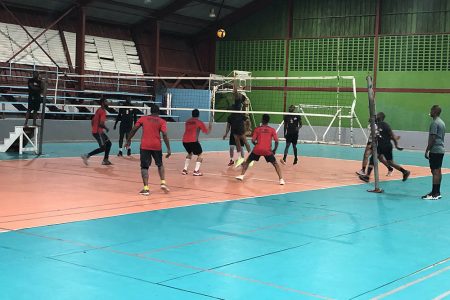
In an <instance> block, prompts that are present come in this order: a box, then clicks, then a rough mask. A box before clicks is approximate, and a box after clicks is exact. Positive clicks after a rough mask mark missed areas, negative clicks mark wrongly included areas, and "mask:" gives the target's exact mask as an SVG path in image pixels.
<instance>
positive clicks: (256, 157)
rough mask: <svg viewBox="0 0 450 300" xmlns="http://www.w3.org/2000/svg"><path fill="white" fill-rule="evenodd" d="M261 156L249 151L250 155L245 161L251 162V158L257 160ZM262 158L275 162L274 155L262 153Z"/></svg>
mask: <svg viewBox="0 0 450 300" xmlns="http://www.w3.org/2000/svg"><path fill="white" fill-rule="evenodd" d="M260 157H261V155H258V154H255V153H253V152H252V153H250V155H249V156H248V158H247V162H251V161H252V160H256V161H259V158H260ZM264 158H265V159H266V162H268V163H273V162H276V161H277V160H276V159H275V155H273V154H270V155H264Z"/></svg>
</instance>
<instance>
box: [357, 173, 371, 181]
mask: <svg viewBox="0 0 450 300" xmlns="http://www.w3.org/2000/svg"><path fill="white" fill-rule="evenodd" d="M358 177H359V179H361V180H362V181H364V182H369V181H370V177H369V176H367V175H359V176H358Z"/></svg>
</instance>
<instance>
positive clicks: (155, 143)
mask: <svg viewBox="0 0 450 300" xmlns="http://www.w3.org/2000/svg"><path fill="white" fill-rule="evenodd" d="M141 127H142V131H143V132H142V138H141V150H140V153H141V176H142V182H143V183H144V188H143V189H142V191H140V192H139V194H141V195H145V196H148V195H150V189H149V187H148V168H149V167H150V165H151V164H152V158H153V159H154V160H155V165H156V166H157V167H158V173H159V178H160V179H161V189H162V190H163V191H164V192H166V193H168V192H169V188H168V187H167V185H166V180H165V172H164V166H163V161H162V147H161V134H162V136H163V140H164V143H165V144H166V147H167V155H166V158H169V157H170V155H171V151H170V143H169V138H168V136H167V123H166V121H164V120H163V119H161V118H160V117H159V107H158V106H157V105H153V106H152V108H151V115H150V116H143V117H140V118H139V119H138V120H137V122H136V124H135V125H134V127H133V129H131V132H130V134H129V136H128V139H127V146H129V145H130V144H131V139H132V138H133V136H134V135H135V134H136V132H137V131H138V130H139V128H141Z"/></svg>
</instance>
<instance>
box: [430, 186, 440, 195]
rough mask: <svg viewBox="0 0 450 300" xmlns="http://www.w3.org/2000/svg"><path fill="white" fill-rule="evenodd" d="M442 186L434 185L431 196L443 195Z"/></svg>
mask: <svg viewBox="0 0 450 300" xmlns="http://www.w3.org/2000/svg"><path fill="white" fill-rule="evenodd" d="M440 190H441V185H440V184H433V190H432V191H431V195H436V194H440V193H441V191H440Z"/></svg>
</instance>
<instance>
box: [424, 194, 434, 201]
mask: <svg viewBox="0 0 450 300" xmlns="http://www.w3.org/2000/svg"><path fill="white" fill-rule="evenodd" d="M432 198H433V195H431V193H428V194H426V195H424V196H422V199H423V200H431V199H432Z"/></svg>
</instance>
